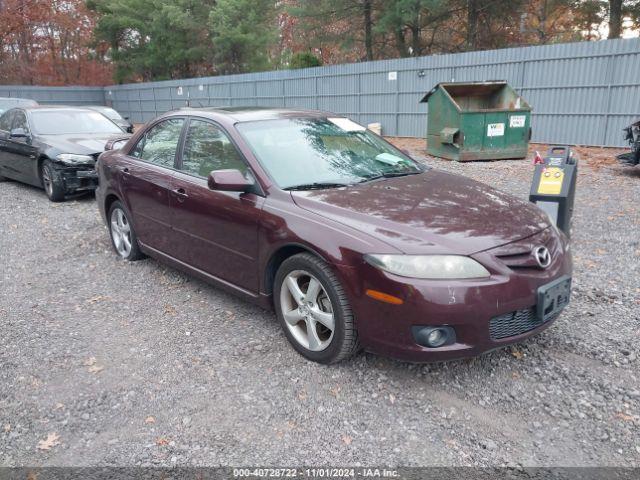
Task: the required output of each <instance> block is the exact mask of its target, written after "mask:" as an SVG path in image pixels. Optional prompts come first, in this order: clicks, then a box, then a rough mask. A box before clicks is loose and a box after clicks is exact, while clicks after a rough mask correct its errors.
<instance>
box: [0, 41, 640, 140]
mask: <svg viewBox="0 0 640 480" xmlns="http://www.w3.org/2000/svg"><path fill="white" fill-rule="evenodd" d="M478 80H507V81H508V82H509V83H510V84H511V85H512V86H513V87H514V88H515V89H516V90H517V91H518V92H519V93H520V94H521V95H522V96H523V97H524V98H525V99H526V100H527V101H528V102H529V104H531V105H532V107H533V115H532V127H533V140H534V141H537V142H548V143H567V144H585V145H606V146H623V145H625V143H624V140H623V138H622V128H623V127H625V126H626V125H628V124H629V123H631V122H632V121H635V120H637V119H638V117H640V39H626V40H606V41H600V42H581V43H567V44H558V45H545V46H538V47H522V48H509V49H503V50H491V51H481V52H467V53H459V54H450V55H433V56H429V57H419V58H408V59H395V60H383V61H376V62H367V63H354V64H346V65H333V66H327V67H318V68H309V69H302V70H282V71H274V72H263V73H251V74H244V75H229V76H219V77H204V78H195V79H187V80H175V81H164V82H151V83H138V84H127V85H117V86H115V85H114V86H110V87H105V88H104V90H102V89H95V88H74V87H64V88H60V89H53V88H38V87H3V86H0V96H3V95H4V96H7V93H9V94H10V95H11V96H19V95H20V96H27V97H30V98H35V99H37V100H42V101H44V102H46V103H73V104H80V103H103V102H104V103H106V104H108V105H112V106H113V107H114V108H115V109H117V110H118V111H120V112H121V113H122V114H123V115H126V116H129V117H130V118H131V120H132V121H134V122H146V121H148V120H150V119H152V118H154V117H155V116H156V115H159V114H161V113H163V112H165V111H167V110H171V109H174V108H178V107H180V106H184V105H185V104H187V102H189V103H190V104H191V105H192V106H223V105H245V106H246V105H250V106H268V107H302V108H312V109H321V110H328V111H332V112H336V113H340V114H344V115H348V116H350V117H351V118H353V119H354V120H356V121H358V122H360V123H362V124H367V123H372V122H381V123H382V130H383V133H384V134H385V135H398V136H416V137H422V136H424V134H425V131H426V121H427V120H426V114H427V108H428V107H427V105H425V104H421V103H419V100H420V98H421V97H422V96H423V95H424V93H425V92H427V91H428V90H430V89H431V88H432V87H433V86H434V85H435V84H436V83H438V82H442V81H478ZM36 94H37V95H36Z"/></svg>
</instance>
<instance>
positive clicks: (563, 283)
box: [536, 275, 571, 322]
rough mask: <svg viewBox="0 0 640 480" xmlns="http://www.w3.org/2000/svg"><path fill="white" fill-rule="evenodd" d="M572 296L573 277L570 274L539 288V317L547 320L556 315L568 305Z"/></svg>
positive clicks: (544, 320)
mask: <svg viewBox="0 0 640 480" xmlns="http://www.w3.org/2000/svg"><path fill="white" fill-rule="evenodd" d="M570 296H571V277H570V276H568V275H564V276H562V277H560V278H558V279H556V280H554V281H553V282H550V283H547V284H546V285H543V286H541V287H540V288H538V304H537V306H536V314H537V317H538V319H539V320H542V321H543V322H546V321H548V320H550V319H551V318H552V317H555V316H556V315H557V314H558V313H560V311H561V310H562V309H563V308H564V307H566V306H567V304H568V303H569V298H570Z"/></svg>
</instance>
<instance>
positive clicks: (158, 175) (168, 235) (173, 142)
mask: <svg viewBox="0 0 640 480" xmlns="http://www.w3.org/2000/svg"><path fill="white" fill-rule="evenodd" d="M184 121H185V120H184V118H170V119H167V120H163V121H161V122H159V123H157V124H156V125H154V126H152V127H151V128H149V130H147V132H146V133H145V134H144V135H143V136H142V137H141V138H140V140H139V141H138V143H137V144H136V145H135V147H133V149H132V150H131V151H130V152H129V154H128V156H127V160H126V161H123V162H122V163H120V164H119V165H117V166H116V167H115V168H116V169H117V172H115V174H116V175H118V176H119V182H118V183H119V185H120V188H121V193H122V196H123V197H124V200H125V203H126V204H127V207H128V208H129V211H130V212H131V216H132V217H133V224H134V226H135V229H136V234H137V236H138V239H139V240H140V242H142V243H143V244H144V245H146V246H148V247H151V248H153V249H156V250H159V251H161V252H163V253H166V254H169V255H171V252H172V244H173V238H172V233H173V231H172V229H171V212H170V206H169V192H170V191H171V184H172V179H173V175H174V172H175V161H176V153H177V151H178V143H179V141H180V137H181V134H182V127H183V125H184Z"/></svg>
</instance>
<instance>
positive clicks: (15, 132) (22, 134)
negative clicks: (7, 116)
mask: <svg viewBox="0 0 640 480" xmlns="http://www.w3.org/2000/svg"><path fill="white" fill-rule="evenodd" d="M9 136H10V137H11V138H27V137H28V136H29V134H28V133H27V132H26V130H25V129H24V128H14V129H12V130H11V133H10V134H9Z"/></svg>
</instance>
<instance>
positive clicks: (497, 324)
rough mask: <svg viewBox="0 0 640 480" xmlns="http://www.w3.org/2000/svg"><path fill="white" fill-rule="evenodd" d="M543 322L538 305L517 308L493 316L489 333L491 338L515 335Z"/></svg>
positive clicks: (496, 338) (498, 338)
mask: <svg viewBox="0 0 640 480" xmlns="http://www.w3.org/2000/svg"><path fill="white" fill-rule="evenodd" d="M550 320H551V319H549V320H547V321H550ZM543 323H545V322H543V321H542V320H540V319H539V318H538V316H537V315H536V307H531V308H527V309H524V310H516V311H515V312H509V313H504V314H502V315H498V316H497V317H493V318H492V319H491V320H490V321H489V335H490V337H491V340H500V339H502V338H507V337H514V336H516V335H521V334H523V333H526V332H528V331H529V330H533V329H534V328H537V327H539V326H540V325H542V324H543Z"/></svg>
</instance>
